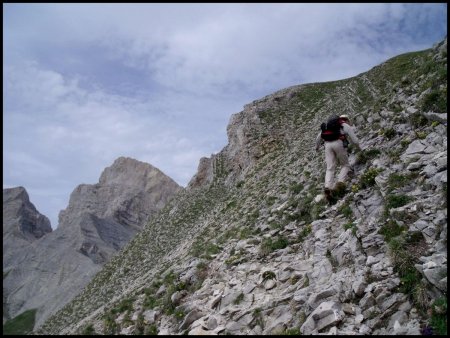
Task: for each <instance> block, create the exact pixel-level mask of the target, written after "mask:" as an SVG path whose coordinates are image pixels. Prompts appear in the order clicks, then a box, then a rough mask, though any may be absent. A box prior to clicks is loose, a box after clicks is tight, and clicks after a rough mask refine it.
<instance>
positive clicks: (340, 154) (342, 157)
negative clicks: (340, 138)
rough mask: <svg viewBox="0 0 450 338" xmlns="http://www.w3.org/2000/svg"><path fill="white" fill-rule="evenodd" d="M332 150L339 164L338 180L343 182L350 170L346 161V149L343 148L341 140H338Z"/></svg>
mask: <svg viewBox="0 0 450 338" xmlns="http://www.w3.org/2000/svg"><path fill="white" fill-rule="evenodd" d="M334 151H335V152H336V157H337V159H338V161H339V164H340V166H341V171H340V172H339V175H338V182H342V183H345V181H346V180H347V176H348V173H349V172H350V170H351V168H350V163H349V161H348V154H347V150H346V149H345V148H344V146H343V144H342V142H339V143H338V144H337V145H336V146H335V147H334Z"/></svg>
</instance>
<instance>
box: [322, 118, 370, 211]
mask: <svg viewBox="0 0 450 338" xmlns="http://www.w3.org/2000/svg"><path fill="white" fill-rule="evenodd" d="M321 129H322V130H321V131H320V132H319V134H318V135H317V138H316V151H318V150H319V147H320V145H321V144H322V143H325V162H326V164H327V171H326V174H325V187H324V194H325V197H326V199H327V200H328V201H329V202H330V200H331V193H332V191H345V187H346V184H345V181H346V179H347V176H348V174H349V172H350V170H352V169H351V168H350V163H349V162H348V153H347V147H348V143H349V142H348V140H347V136H348V138H349V139H350V143H351V144H352V145H354V146H355V147H356V148H357V149H361V148H360V145H359V140H358V138H357V137H356V135H355V132H354V130H353V126H351V125H350V123H349V118H348V116H347V115H341V116H339V117H338V116H333V117H331V118H330V119H329V120H328V121H327V123H322V125H321ZM337 162H339V164H340V165H341V171H340V172H339V175H338V179H337V183H336V185H335V186H333V183H334V174H335V170H336V165H337Z"/></svg>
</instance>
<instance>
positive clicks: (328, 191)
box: [323, 188, 333, 204]
mask: <svg viewBox="0 0 450 338" xmlns="http://www.w3.org/2000/svg"><path fill="white" fill-rule="evenodd" d="M323 193H324V195H325V199H326V200H327V202H328V203H329V204H331V203H332V202H333V197H332V196H331V189H330V188H325V189H323Z"/></svg>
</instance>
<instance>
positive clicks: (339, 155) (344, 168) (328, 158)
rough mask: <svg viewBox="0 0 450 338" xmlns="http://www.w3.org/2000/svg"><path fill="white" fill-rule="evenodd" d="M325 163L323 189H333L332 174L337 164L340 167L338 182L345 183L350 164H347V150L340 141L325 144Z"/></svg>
mask: <svg viewBox="0 0 450 338" xmlns="http://www.w3.org/2000/svg"><path fill="white" fill-rule="evenodd" d="M325 162H326V164H327V171H326V173H325V188H329V189H333V186H334V173H335V171H336V166H337V164H338V162H339V164H340V166H341V171H340V172H339V176H338V182H345V180H346V178H347V175H348V173H349V172H350V170H351V168H350V163H349V162H348V154H347V149H345V148H344V144H343V143H342V140H336V141H330V142H325Z"/></svg>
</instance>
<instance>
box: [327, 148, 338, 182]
mask: <svg viewBox="0 0 450 338" xmlns="http://www.w3.org/2000/svg"><path fill="white" fill-rule="evenodd" d="M333 143H334V142H325V162H326V164H327V170H326V172H325V188H326V189H332V188H333V184H334V173H335V171H336V154H335V152H334V149H333Z"/></svg>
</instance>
